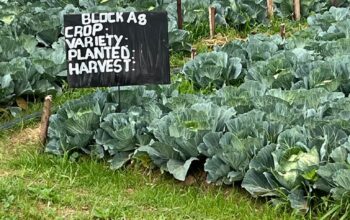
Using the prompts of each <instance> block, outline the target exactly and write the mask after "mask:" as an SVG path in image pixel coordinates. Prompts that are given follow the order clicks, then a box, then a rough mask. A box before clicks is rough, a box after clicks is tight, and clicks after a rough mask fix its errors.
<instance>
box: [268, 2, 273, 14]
mask: <svg viewBox="0 0 350 220" xmlns="http://www.w3.org/2000/svg"><path fill="white" fill-rule="evenodd" d="M267 16H268V17H269V19H272V18H273V0H267Z"/></svg>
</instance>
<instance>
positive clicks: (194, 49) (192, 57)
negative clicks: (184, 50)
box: [191, 47, 197, 60]
mask: <svg viewBox="0 0 350 220" xmlns="http://www.w3.org/2000/svg"><path fill="white" fill-rule="evenodd" d="M196 55H197V49H196V48H194V47H192V48H191V59H192V60H193V59H194V58H195V57H196Z"/></svg>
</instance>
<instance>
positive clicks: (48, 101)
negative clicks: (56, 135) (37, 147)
mask: <svg viewBox="0 0 350 220" xmlns="http://www.w3.org/2000/svg"><path fill="white" fill-rule="evenodd" d="M51 105H52V96H51V95H48V96H46V97H45V102H44V108H43V113H42V115H41V123H40V142H41V144H43V145H45V143H46V138H47V129H48V127H49V119H50V115H51Z"/></svg>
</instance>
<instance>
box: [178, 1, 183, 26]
mask: <svg viewBox="0 0 350 220" xmlns="http://www.w3.org/2000/svg"><path fill="white" fill-rule="evenodd" d="M182 22H183V19H182V5H181V0H177V28H178V29H182Z"/></svg>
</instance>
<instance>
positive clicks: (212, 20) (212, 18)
mask: <svg viewBox="0 0 350 220" xmlns="http://www.w3.org/2000/svg"><path fill="white" fill-rule="evenodd" d="M215 13H216V8H215V7H212V6H210V7H209V28H210V38H211V39H213V38H214V35H215Z"/></svg>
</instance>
